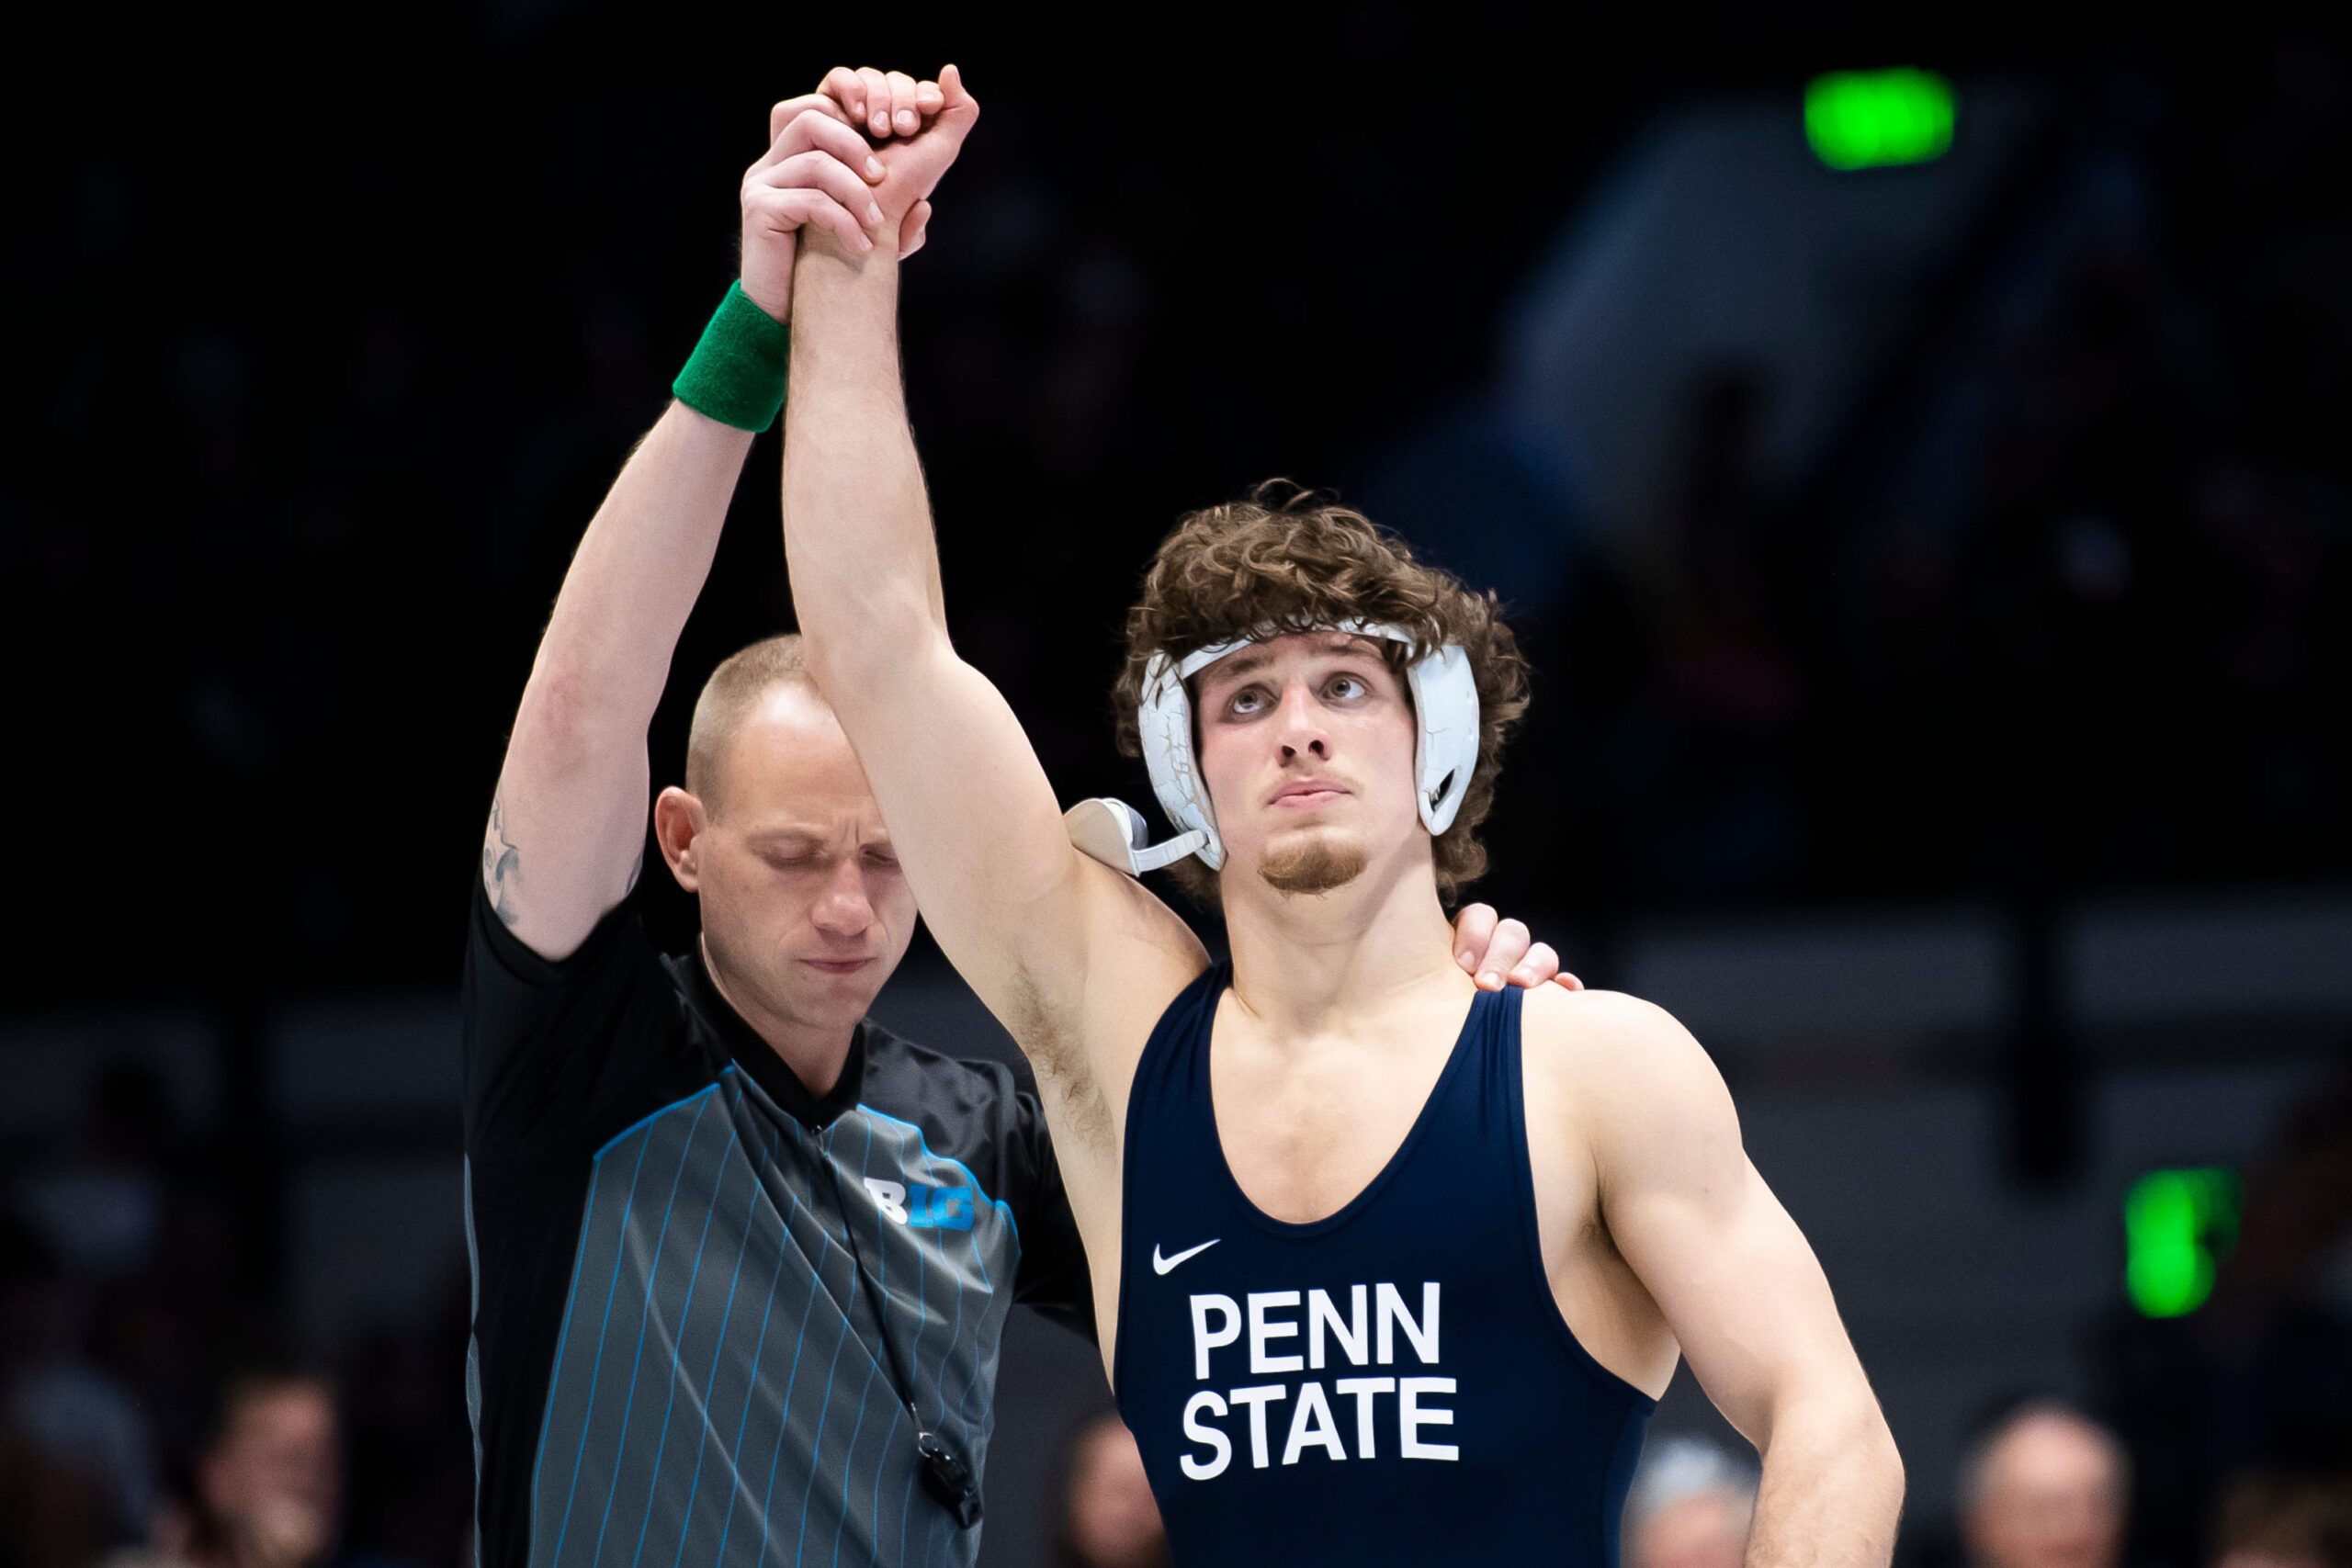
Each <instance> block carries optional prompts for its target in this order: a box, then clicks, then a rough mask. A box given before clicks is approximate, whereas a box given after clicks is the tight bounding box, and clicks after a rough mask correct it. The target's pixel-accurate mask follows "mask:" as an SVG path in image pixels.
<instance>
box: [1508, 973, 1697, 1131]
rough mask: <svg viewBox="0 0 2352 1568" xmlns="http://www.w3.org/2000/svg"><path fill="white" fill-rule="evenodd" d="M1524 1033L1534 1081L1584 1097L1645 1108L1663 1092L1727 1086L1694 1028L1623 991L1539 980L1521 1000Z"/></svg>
mask: <svg viewBox="0 0 2352 1568" xmlns="http://www.w3.org/2000/svg"><path fill="white" fill-rule="evenodd" d="M1520 1037H1521V1051H1522V1053H1523V1058H1524V1062H1525V1072H1526V1074H1527V1077H1528V1080H1529V1084H1530V1087H1531V1088H1534V1087H1537V1086H1538V1085H1539V1083H1540V1085H1541V1086H1542V1087H1544V1088H1549V1089H1553V1090H1555V1092H1556V1091H1565V1092H1566V1093H1567V1094H1569V1095H1570V1096H1572V1097H1573V1100H1574V1102H1575V1103H1577V1104H1579V1105H1586V1106H1591V1107H1594V1108H1612V1107H1613V1108H1616V1109H1619V1110H1623V1111H1628V1112H1633V1113H1642V1112H1644V1111H1647V1110H1648V1109H1650V1108H1651V1107H1653V1106H1655V1105H1656V1104H1657V1102H1658V1101H1660V1100H1668V1101H1672V1100H1679V1099H1682V1098H1684V1097H1687V1096H1689V1095H1691V1094H1693V1093H1720V1092H1721V1091H1722V1083H1723V1079H1722V1077H1721V1075H1720V1074H1719V1073H1717V1071H1716V1070H1715V1065H1714V1062H1713V1060H1712V1059H1711V1058H1710V1057H1709V1056H1708V1055H1707V1053H1706V1051H1705V1049H1704V1048H1703V1047H1702V1046H1701V1045H1700V1043H1699V1042H1698V1041H1697V1040H1695V1039H1693V1038H1692V1037H1691V1032H1690V1031H1689V1030H1687V1029H1685V1028H1683V1027H1682V1025H1681V1023H1680V1022H1679V1021H1677V1020H1676V1019H1675V1017H1674V1015H1673V1014H1672V1013H1670V1012H1668V1011H1667V1010H1665V1009H1664V1008H1662V1007H1659V1006H1658V1005H1657V1003H1655V1002H1647V1001H1644V1000H1643V999H1642V998H1639V997H1634V996H1628V995H1627V994H1626V993H1624V992H1623V991H1593V990H1586V991H1570V990H1567V989H1565V988H1564V987H1559V986H1537V987H1533V988H1532V989H1530V990H1529V991H1528V993H1527V995H1526V998H1525V999H1524V1000H1523V1001H1522V1002H1521V1012H1520Z"/></svg>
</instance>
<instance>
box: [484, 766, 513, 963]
mask: <svg viewBox="0 0 2352 1568" xmlns="http://www.w3.org/2000/svg"><path fill="white" fill-rule="evenodd" d="M522 865H523V856H522V852H520V851H518V850H517V849H515V846H514V844H512V843H511V842H509V841H508V840H507V837H506V802H505V799H504V797H503V796H501V797H498V798H494V799H492V801H491V803H490V830H489V831H488V832H487V833H484V834H483V835H482V840H481V884H482V887H483V888H484V890H485V891H487V892H488V893H489V894H490V907H491V908H492V909H493V910H495V911H496V912H497V915H498V919H499V921H500V923H502V924H503V925H504V926H505V927H506V928H507V930H509V931H512V930H514V929H515V919H516V916H515V900H514V897H513V895H514V891H515V883H516V882H517V881H519V880H520V879H521V874H522Z"/></svg>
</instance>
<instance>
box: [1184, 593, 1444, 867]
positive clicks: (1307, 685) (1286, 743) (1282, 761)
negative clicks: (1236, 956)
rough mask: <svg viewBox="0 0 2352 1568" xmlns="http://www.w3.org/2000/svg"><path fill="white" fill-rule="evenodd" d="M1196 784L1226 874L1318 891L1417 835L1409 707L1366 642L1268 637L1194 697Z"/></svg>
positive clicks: (1421, 845) (1423, 843)
mask: <svg viewBox="0 0 2352 1568" xmlns="http://www.w3.org/2000/svg"><path fill="white" fill-rule="evenodd" d="M1193 712H1194V714H1195V715H1196V716H1197V717H1198V722H1199V729H1200V758H1201V775H1202V778H1203V780H1204V782H1205V783H1206V784H1207V785H1208V791H1209V800H1210V802H1211V804H1212V806H1213V807H1214V808H1215V810H1216V825H1217V833H1218V836H1219V837H1221V838H1222V839H1224V840H1225V852H1226V857H1227V868H1228V870H1229V871H1232V872H1234V873H1238V874H1242V875H1247V876H1252V877H1255V878H1257V879H1258V880H1259V881H1261V882H1263V883H1264V884H1265V885H1266V886H1270V887H1272V888H1274V889H1275V890H1276V891H1278V892H1283V893H1307V894H1312V893H1326V892H1329V891H1330V890H1331V889H1332V888H1335V887H1340V886H1345V885H1347V884H1348V883H1350V882H1352V881H1354V880H1355V879H1356V877H1358V876H1360V875H1362V874H1363V872H1364V870H1365V868H1366V867H1367V866H1370V865H1373V864H1375V863H1385V862H1386V861H1387V860H1388V859H1389V858H1390V857H1393V856H1394V855H1396V854H1397V853H1399V852H1407V851H1409V850H1411V849H1413V848H1414V847H1415V846H1416V845H1418V850H1419V853H1421V854H1423V855H1424V856H1426V855H1427V854H1428V853H1429V835H1428V833H1427V832H1426V831H1425V830H1424V829H1422V827H1421V825H1420V818H1419V813H1418V812H1417V811H1416V809H1415V807H1414V805H1413V744H1414V739H1415V737H1416V730H1415V728H1414V723H1413V706H1412V700H1411V698H1410V696H1409V695H1408V694H1407V692H1406V690H1405V685H1404V682H1402V681H1400V680H1399V679H1398V678H1397V675H1396V673H1395V672H1394V671H1391V670H1390V669H1389V668H1388V663H1387V660H1385V659H1384V658H1382V657H1381V645H1380V643H1379V642H1378V641H1377V640H1375V639H1373V638H1369V637H1351V636H1348V635H1346V634H1344V633H1340V632H1305V633H1296V634H1293V635H1290V636H1286V637H1276V638H1274V639H1272V641H1269V642H1263V643H1259V644H1256V645H1254V646H1252V647H1250V648H1245V649H1241V650H1240V651H1238V652H1237V653H1233V654H1229V655H1227V657H1225V658H1224V659H1221V660H1217V661H1216V663H1215V664H1212V665H1210V666H1209V667H1208V668H1207V669H1206V670H1204V671H1201V673H1200V675H1199V676H1198V677H1197V679H1196V684H1195V686H1194V688H1193Z"/></svg>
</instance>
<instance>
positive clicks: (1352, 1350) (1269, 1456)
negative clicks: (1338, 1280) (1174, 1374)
mask: <svg viewBox="0 0 2352 1568" xmlns="http://www.w3.org/2000/svg"><path fill="white" fill-rule="evenodd" d="M1441 1297H1442V1292H1441V1290H1440V1288H1439V1285H1438V1282H1437V1281H1436V1280H1424V1281H1423V1282H1422V1284H1421V1297H1420V1303H1419V1311H1418V1312H1416V1311H1415V1309H1414V1307H1413V1305H1412V1304H1411V1303H1408V1300H1407V1298H1406V1295H1405V1292H1403V1291H1400V1290H1399V1289H1397V1286H1396V1285H1395V1284H1393V1283H1390V1282H1387V1281H1385V1280H1384V1281H1381V1282H1379V1283H1376V1284H1372V1285H1352V1286H1350V1287H1349V1288H1348V1290H1347V1292H1346V1295H1345V1298H1344V1299H1345V1303H1346V1304H1345V1307H1344V1308H1342V1306H1341V1304H1340V1298H1338V1297H1335V1296H1334V1294H1333V1293H1332V1292H1328V1291H1323V1290H1307V1291H1304V1292H1301V1291H1252V1292H1247V1293H1246V1294H1245V1296H1244V1297H1243V1299H1242V1300H1240V1301H1236V1300H1235V1299H1234V1298H1233V1297H1231V1296H1228V1295H1222V1294H1218V1293H1216V1292H1203V1293H1201V1294H1199V1295H1195V1296H1193V1297H1192V1298H1191V1310H1192V1327H1193V1378H1194V1380H1195V1381H1197V1382H1208V1381H1209V1380H1210V1378H1211V1376H1212V1375H1213V1373H1214V1372H1215V1371H1216V1366H1217V1363H1216V1352H1217V1351H1219V1350H1222V1349H1226V1348H1229V1347H1230V1348H1236V1350H1237V1355H1238V1356H1245V1357H1246V1358H1247V1371H1248V1373H1249V1375H1250V1376H1251V1377H1253V1378H1264V1377H1270V1376H1271V1377H1280V1376H1283V1374H1286V1373H1297V1372H1300V1371H1317V1372H1319V1371H1323V1370H1324V1369H1325V1368H1326V1367H1327V1366H1335V1367H1337V1366H1346V1367H1372V1366H1384V1367H1385V1366H1393V1365H1395V1364H1396V1363H1397V1357H1398V1355H1399V1354H1400V1353H1404V1354H1406V1355H1407V1356H1408V1358H1409V1359H1411V1360H1416V1361H1419V1363H1420V1364H1421V1365H1422V1366H1423V1367H1426V1368H1430V1369H1434V1368H1436V1367H1437V1366H1438V1364H1439V1349H1440V1344H1441V1334H1440V1330H1439V1307H1440V1304H1441ZM1302 1308H1303V1309H1304V1310H1303V1313H1302ZM1245 1333H1246V1335H1247V1343H1246V1345H1245V1343H1244V1336H1245ZM1302 1339H1303V1340H1304V1341H1305V1345H1304V1352H1305V1353H1304V1354H1301V1353H1299V1350H1298V1349H1296V1348H1292V1346H1284V1345H1283V1344H1282V1342H1283V1341H1284V1340H1289V1341H1292V1342H1293V1344H1294V1345H1295V1343H1296V1342H1297V1341H1300V1340H1302ZM1234 1359H1235V1358H1233V1357H1228V1358H1227V1363H1228V1365H1229V1367H1230V1371H1228V1373H1227V1375H1228V1376H1230V1375H1231V1372H1235V1371H1242V1370H1243V1369H1242V1368H1241V1367H1240V1366H1236V1365H1230V1364H1231V1363H1232V1362H1233V1361H1234ZM1220 1381H1222V1380H1220ZM1455 1391H1456V1385H1455V1380H1454V1379H1453V1378H1450V1377H1397V1376H1393V1375H1392V1376H1386V1377H1342V1378H1335V1379H1333V1380H1331V1382H1329V1384H1328V1385H1327V1384H1326V1383H1325V1382H1323V1381H1322V1380H1321V1379H1318V1378H1307V1379H1304V1380H1301V1381H1298V1382H1253V1383H1250V1384H1248V1385H1246V1386H1243V1387H1238V1388H1226V1389H1223V1390H1215V1389H1205V1388H1204V1389H1199V1390H1196V1391H1194V1393H1193V1395H1192V1397H1191V1398H1190V1399H1189V1400H1187V1401H1186V1402H1185V1404H1184V1414H1183V1427H1184V1438H1185V1440H1186V1442H1187V1443H1189V1444H1191V1445H1192V1446H1193V1451H1190V1452H1186V1453H1184V1454H1182V1456H1180V1461H1179V1462H1180V1466H1181V1468H1182V1471H1183V1473H1184V1474H1185V1476H1186V1477H1187V1478H1188V1479H1191V1480H1193V1481H1210V1480H1214V1479H1216V1477H1217V1476H1220V1475H1222V1474H1224V1473H1225V1472H1226V1471H1227V1469H1228V1468H1230V1467H1231V1465H1232V1462H1233V1458H1234V1450H1235V1447H1236V1443H1237V1439H1238V1432H1235V1431H1232V1430H1231V1429H1230V1427H1231V1426H1232V1424H1233V1422H1234V1421H1236V1420H1238V1418H1239V1416H1240V1412H1241V1411H1242V1410H1244V1409H1246V1410H1247V1411H1248V1412H1249V1416H1248V1418H1247V1419H1248V1422H1249V1434H1250V1468H1251V1469H1253V1470H1264V1469H1266V1468H1268V1467H1269V1466H1271V1465H1273V1464H1276V1463H1280V1464H1285V1465H1291V1464H1297V1463H1299V1462H1300V1461H1301V1460H1302V1459H1304V1458H1306V1456H1307V1455H1308V1454H1310V1453H1320V1454H1321V1456H1322V1457H1323V1458H1325V1459H1327V1460H1330V1461H1346V1460H1350V1459H1356V1460H1368V1459H1377V1458H1379V1457H1380V1456H1381V1447H1382V1445H1381V1443H1380V1441H1379V1433H1380V1431H1381V1428H1382V1427H1387V1428H1388V1429H1389V1430H1390V1431H1391V1432H1393V1433H1394V1434H1395V1437H1396V1443H1397V1446H1396V1447H1395V1449H1393V1450H1390V1451H1391V1453H1392V1454H1393V1455H1394V1456H1395V1457H1396V1458H1397V1459H1406V1460H1439V1461H1458V1460H1459V1459H1460V1458H1461V1449H1460V1447H1459V1446H1458V1445H1456V1444H1453V1443H1438V1442H1431V1441H1429V1440H1428V1439H1427V1438H1425V1437H1424V1435H1423V1434H1424V1431H1425V1429H1427V1428H1430V1427H1451V1426H1453V1410H1452V1408H1450V1406H1449V1405H1440V1404H1431V1403H1430V1401H1432V1400H1434V1399H1435V1398H1437V1397H1438V1396H1440V1395H1452V1394H1453V1393H1455ZM1335 1396H1336V1398H1337V1399H1338V1400H1339V1401H1340V1402H1345V1401H1348V1400H1353V1401H1354V1403H1355V1419H1354V1421H1353V1422H1352V1423H1350V1422H1348V1421H1347V1420H1346V1419H1345V1418H1344V1416H1342V1415H1341V1413H1340V1409H1339V1408H1337V1407H1336V1406H1335V1404H1334V1403H1333V1401H1334V1397H1335ZM1384 1396H1385V1397H1386V1399H1387V1403H1386V1404H1383V1399H1384ZM1285 1401H1287V1402H1289V1404H1290V1412H1289V1416H1290V1419H1289V1423H1288V1427H1287V1429H1286V1431H1285V1432H1284V1435H1283V1443H1282V1448H1281V1451H1280V1454H1279V1456H1277V1454H1276V1453H1275V1451H1274V1446H1273V1442H1272V1430H1273V1428H1272V1417H1270V1416H1268V1415H1267V1411H1268V1410H1269V1408H1270V1407H1272V1406H1273V1405H1276V1404H1283V1403H1284V1402H1285ZM1351 1426H1352V1428H1353V1431H1352V1434H1351V1432H1350V1430H1349V1428H1350V1427H1351ZM1351 1435H1352V1437H1353V1438H1354V1446H1353V1449H1352V1450H1351V1448H1350V1445H1349V1438H1350V1436H1351Z"/></svg>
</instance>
